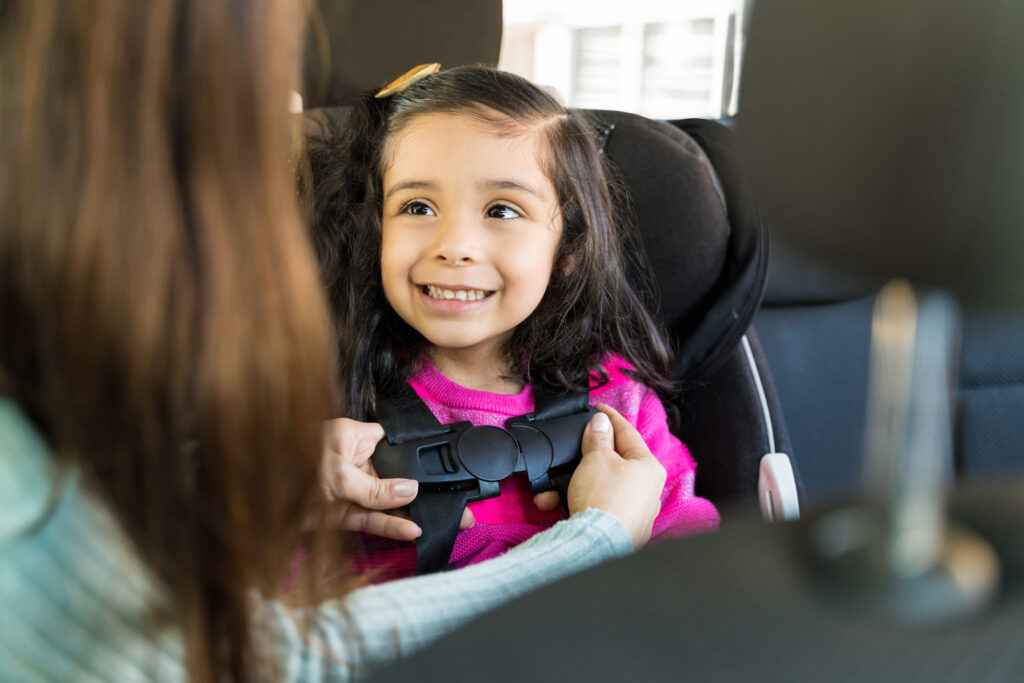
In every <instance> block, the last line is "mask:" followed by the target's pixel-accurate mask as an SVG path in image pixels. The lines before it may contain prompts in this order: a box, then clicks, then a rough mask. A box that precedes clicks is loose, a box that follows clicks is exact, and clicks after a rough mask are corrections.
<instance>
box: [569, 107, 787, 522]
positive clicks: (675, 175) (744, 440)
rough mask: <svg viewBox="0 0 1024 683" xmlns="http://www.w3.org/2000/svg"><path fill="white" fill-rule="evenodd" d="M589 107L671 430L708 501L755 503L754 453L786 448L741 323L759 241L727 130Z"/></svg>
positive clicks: (747, 311)
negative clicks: (669, 377) (631, 225)
mask: <svg viewBox="0 0 1024 683" xmlns="http://www.w3.org/2000/svg"><path fill="white" fill-rule="evenodd" d="M588 114H589V115H591V116H592V117H593V118H594V119H595V121H596V122H597V125H598V126H599V129H600V130H602V131H603V133H604V138H605V139H604V151H605V152H606V153H607V154H608V155H609V156H610V157H611V160H612V161H613V162H614V163H615V165H616V166H617V167H618V168H619V170H620V171H621V173H622V177H623V179H624V180H625V182H626V183H627V185H628V186H629V189H630V192H631V193H632V197H633V204H634V209H635V213H636V219H637V225H638V226H639V231H640V236H641V241H642V243H643V246H644V248H645V249H646V251H647V254H648V256H649V260H650V264H651V268H652V270H653V271H654V276H655V280H656V282H657V286H658V288H659V297H658V299H659V301H658V303H659V308H660V312H661V314H662V318H663V321H664V322H665V324H666V327H667V328H668V330H669V334H670V336H671V340H672V343H673V346H674V351H675V361H674V373H675V377H676V379H677V380H679V381H680V383H681V387H682V390H681V394H680V397H679V400H678V407H679V409H680V417H681V424H680V428H679V436H680V438H681V439H683V441H685V442H686V443H687V444H689V445H690V447H691V448H692V450H693V453H694V457H695V458H696V460H697V462H698V476H697V489H698V491H699V495H701V496H703V497H707V498H709V499H710V500H712V502H714V503H715V504H716V505H722V504H728V503H730V502H737V501H748V502H749V501H751V500H756V499H757V492H758V480H759V463H760V459H761V457H762V456H763V455H765V454H767V453H772V452H784V453H788V452H789V451H790V443H789V437H788V433H787V430H786V428H785V425H784V422H783V418H782V410H781V405H780V403H779V400H778V397H777V396H776V393H775V390H774V387H773V383H772V380H771V373H770V372H769V371H768V363H767V361H766V359H765V357H764V354H763V352H762V351H761V347H760V344H759V343H758V341H757V336H756V334H755V333H754V331H753V329H751V328H750V326H749V323H750V321H751V319H752V317H753V315H754V313H755V311H756V310H757V307H758V305H759V303H760V301H761V296H762V293H763V291H764V287H765V277H766V272H767V237H766V234H765V230H764V226H763V224H762V221H761V218H760V214H759V211H758V208H757V205H756V203H755V202H754V201H753V199H752V197H751V195H750V193H749V189H748V188H747V186H746V184H745V182H744V180H743V177H742V173H741V171H740V169H739V166H738V165H737V164H736V159H735V154H734V151H733V141H732V133H731V131H729V130H728V129H727V128H725V127H724V126H721V125H720V124H717V123H714V122H710V121H702V120H688V121H682V122H679V125H677V126H672V125H669V124H666V123H662V122H656V121H651V120H649V119H645V118H643V117H639V116H636V115H633V114H624V113H622V112H609V111H591V112H588ZM698 140H699V142H698ZM794 476H795V478H796V485H797V489H798V491H799V490H800V489H801V488H802V487H801V484H800V477H799V475H797V474H796V473H795V472H794Z"/></svg>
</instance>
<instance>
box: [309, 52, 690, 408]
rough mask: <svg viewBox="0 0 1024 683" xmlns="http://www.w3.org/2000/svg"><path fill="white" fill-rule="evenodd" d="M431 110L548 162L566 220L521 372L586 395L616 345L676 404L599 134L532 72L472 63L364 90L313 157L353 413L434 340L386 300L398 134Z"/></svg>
mask: <svg viewBox="0 0 1024 683" xmlns="http://www.w3.org/2000/svg"><path fill="white" fill-rule="evenodd" d="M428 113H453V114H455V113H457V114H461V115H466V116H471V117H473V118H475V119H478V120H479V121H481V122H484V123H485V124H486V125H488V126H490V127H491V128H492V129H493V130H494V131H495V132H496V133H497V134H499V135H508V136H514V135H519V134H522V133H524V132H531V131H533V132H538V133H539V134H541V135H542V138H541V139H542V140H543V141H544V150H543V153H542V154H543V159H542V165H543V169H544V171H545V173H546V175H547V177H548V178H549V179H550V180H551V182H552V184H553V185H554V187H555V190H556V192H557V196H558V204H559V207H560V209H561V212H562V224H563V229H562V237H561V242H560V244H559V246H558V251H557V253H556V256H555V262H554V266H553V268H552V273H551V280H550V283H549V285H548V289H547V292H546V293H545V295H544V297H543V299H542V300H541V302H540V304H539V305H538V307H537V309H536V310H535V311H534V312H533V313H532V314H531V315H530V316H529V317H527V319H526V320H524V321H523V322H522V323H521V324H520V325H519V326H518V327H516V329H515V330H514V332H513V334H512V336H511V338H510V340H509V342H508V345H507V347H506V349H505V352H506V354H507V360H508V365H509V367H510V368H512V369H513V372H514V373H517V375H518V377H517V378H518V379H521V380H523V381H527V382H544V383H547V384H550V385H552V386H555V387H559V388H567V389H573V390H582V391H586V390H587V388H588V384H589V377H590V375H591V374H592V373H597V374H598V375H599V376H602V377H603V375H602V371H601V369H600V365H599V364H600V361H601V359H602V357H603V356H604V355H605V354H606V353H608V352H615V353H618V354H620V355H621V356H623V357H624V358H625V359H627V360H628V361H629V362H630V363H632V364H633V366H634V368H635V371H634V372H633V373H632V374H634V376H635V377H636V378H637V379H639V380H641V381H643V382H644V383H645V384H647V385H648V386H650V387H652V388H653V389H655V390H656V391H657V392H658V393H659V395H660V396H661V397H662V399H663V400H669V399H670V398H671V395H672V393H673V391H672V390H673V387H672V384H671V382H670V380H669V360H668V358H669V353H668V345H667V344H666V342H665V335H664V333H663V331H662V329H661V327H660V325H659V324H658V323H657V322H655V318H654V316H653V315H652V313H651V311H650V308H652V307H653V304H652V302H653V299H654V297H653V295H652V291H653V285H652V278H651V275H650V270H649V268H648V266H647V262H646V260H645V258H644V256H643V251H642V249H641V248H640V246H639V240H638V239H637V236H636V231H635V227H634V226H633V224H632V220H631V218H630V215H631V214H630V212H629V210H628V195H627V193H626V192H625V190H624V188H623V187H622V185H621V184H620V183H618V182H616V181H615V180H614V179H615V177H616V176H615V175H614V174H613V173H612V172H611V170H610V169H609V168H608V167H607V166H606V161H605V158H604V156H603V155H602V154H601V152H600V151H599V149H598V147H597V140H596V137H597V136H596V131H595V129H594V128H593V127H592V126H591V125H590V124H589V123H588V122H587V121H585V120H582V119H581V117H580V116H579V115H578V114H575V113H571V112H569V111H568V110H567V109H566V108H565V107H563V106H562V105H560V104H559V103H558V102H557V101H555V100H554V99H553V98H552V97H550V96H549V95H547V94H546V93H545V92H544V91H542V90H541V89H540V88H538V87H537V86H535V85H533V84H532V83H530V82H529V81H527V80H525V79H523V78H520V77H518V76H516V75H514V74H511V73H508V72H503V71H498V70H495V69H492V68H489V67H484V66H468V67H459V68H455V69H450V70H447V71H442V72H440V73H437V74H435V75H432V76H428V77H426V78H425V79H423V80H421V81H420V82H418V83H416V84H414V85H412V86H411V87H409V88H408V89H406V90H405V91H403V92H401V93H399V94H396V95H392V96H390V97H387V98H381V99H377V98H375V97H374V96H373V93H366V94H365V95H363V96H362V97H360V98H359V99H358V100H357V101H356V102H355V103H354V104H352V106H351V107H350V108H349V111H348V112H347V114H346V115H345V117H344V118H343V119H342V121H341V122H340V124H339V126H338V128H337V131H336V132H335V138H334V140H332V141H331V142H329V143H327V144H324V145H321V146H318V147H317V148H315V149H313V150H311V152H310V164H311V166H310V168H311V173H312V192H307V195H311V197H310V199H311V200H312V203H313V206H312V209H311V213H312V222H313V226H314V227H313V230H314V244H315V246H316V250H317V252H318V255H319V258H320V263H321V268H322V272H323V277H324V279H325V284H326V286H327V290H328V294H329V298H330V304H331V307H332V310H333V311H334V316H335V327H336V332H337V337H338V339H339V346H338V366H339V372H340V377H341V382H342V387H343V394H344V395H345V396H346V398H347V404H346V405H345V406H344V412H345V413H347V414H349V415H351V416H356V417H359V418H363V419H365V418H368V417H373V416H374V414H375V403H376V394H375V384H376V385H377V386H381V387H383V386H387V385H389V384H390V383H392V382H398V381H404V380H405V379H407V378H408V377H409V376H410V375H411V374H412V373H413V372H414V371H415V368H416V364H417V362H418V359H419V357H420V355H421V353H422V352H423V351H424V350H425V348H426V346H427V342H426V340H425V339H424V338H423V337H422V336H421V335H420V334H419V333H418V332H416V331H415V330H414V329H413V328H411V327H410V326H409V325H407V324H406V323H405V322H404V321H403V320H402V319H401V318H400V317H399V316H398V315H397V314H396V313H395V312H394V310H393V309H392V308H391V306H390V305H389V304H388V302H387V300H386V298H385V296H384V290H383V285H382V283H381V271H380V261H381V216H382V205H383V200H382V179H383V176H384V172H385V170H386V164H387V163H388V159H387V156H388V154H389V152H388V140H390V139H391V138H392V137H393V136H394V135H395V134H396V133H398V132H399V131H401V130H403V128H404V127H405V126H407V125H408V124H409V122H410V121H411V120H412V119H413V118H415V117H416V116H420V115H422V114H428ZM307 190H308V188H307ZM627 273H628V274H629V275H628V276H627Z"/></svg>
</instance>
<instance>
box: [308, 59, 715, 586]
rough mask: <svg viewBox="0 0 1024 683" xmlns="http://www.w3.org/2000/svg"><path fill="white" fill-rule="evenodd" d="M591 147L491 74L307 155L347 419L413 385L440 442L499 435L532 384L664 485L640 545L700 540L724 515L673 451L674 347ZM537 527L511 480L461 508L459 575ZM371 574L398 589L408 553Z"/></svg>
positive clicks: (387, 552) (456, 76)
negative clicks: (394, 389) (614, 427)
mask: <svg viewBox="0 0 1024 683" xmlns="http://www.w3.org/2000/svg"><path fill="white" fill-rule="evenodd" d="M595 137H596V136H595V135H594V133H593V132H592V128H591V127H590V126H588V124H587V123H586V122H584V121H581V120H580V119H579V117H578V116H577V115H576V114H573V113H571V112H569V111H568V110H566V109H565V108H564V107H562V106H561V105H559V104H558V103H557V102H556V101H555V100H554V99H552V98H551V97H549V96H548V95H547V94H545V93H544V92H543V91H541V90H540V89H539V88H537V87H536V86H534V85H532V84H531V83H529V82H528V81H526V80H524V79H522V78H519V77H518V76H515V75H513V74H510V73H505V72H501V71H497V70H494V69H491V68H487V67H479V66H473V67H461V68H456V69H451V70H447V71H442V72H440V73H436V74H434V75H430V76H427V77H425V78H423V79H422V80H419V81H418V82H416V83H414V84H412V85H410V86H408V87H407V88H405V89H404V90H400V91H399V92H397V93H394V94H390V95H388V96H384V97H374V96H373V94H367V95H365V96H364V97H362V98H361V99H360V100H359V101H357V102H356V103H355V104H354V105H353V106H352V108H351V110H350V111H349V113H348V114H347V117H346V118H345V120H344V121H343V122H342V123H341V125H340V128H339V131H338V133H337V137H336V138H335V141H334V142H332V143H331V144H330V145H328V146H327V147H326V148H324V149H320V150H318V151H315V152H313V153H312V154H311V162H312V167H313V183H314V186H313V193H314V200H315V202H314V226H315V227H314V232H315V241H316V244H317V248H318V252H319V255H320V258H321V262H322V265H323V271H324V275H325V278H326V284H327V287H328V290H329V293H330V299H331V302H332V306H333V309H334V312H335V316H336V323H337V334H338V337H339V357H338V360H339V366H340V371H341V381H342V385H343V387H344V389H345V391H344V392H343V393H344V395H345V396H346V398H347V402H348V403H347V405H345V406H343V413H344V414H346V415H349V416H350V417H354V418H357V419H360V420H373V419H375V417H376V397H377V394H376V387H382V386H387V385H388V383H390V382H408V383H409V384H410V385H411V386H412V388H413V389H414V390H415V391H416V393H417V394H418V395H419V396H420V398H422V399H423V401H424V402H425V403H426V404H427V405H428V406H429V407H430V409H431V410H432V412H433V413H434V415H435V416H436V417H437V418H438V420H440V421H441V422H442V423H451V422H458V421H465V420H468V421H470V422H472V423H473V424H477V425H481V424H483V425H497V426H501V425H503V424H504V422H505V420H506V419H508V418H510V417H514V416H517V415H522V414H525V413H529V412H531V411H532V410H533V394H532V391H531V388H530V385H531V383H533V382H545V383H548V384H550V385H554V386H556V387H564V388H566V389H570V390H574V391H586V390H588V389H589V391H590V400H591V403H592V404H598V403H603V404H607V405H609V406H611V407H613V408H615V409H616V410H618V411H619V412H620V413H621V414H622V415H623V416H625V417H626V419H627V420H629V421H630V422H631V423H632V424H633V425H635V426H636V428H637V429H638V430H639V432H640V433H641V434H642V435H643V437H644V440H645V442H646V443H647V446H648V447H649V448H650V449H651V451H652V452H653V453H654V455H655V456H656V457H657V458H658V460H659V461H660V462H661V464H662V465H663V466H664V467H665V470H666V471H667V483H666V485H665V488H664V491H663V492H662V496H661V505H662V507H661V513H660V514H659V516H658V517H657V519H656V521H655V522H654V528H653V530H652V537H665V536H669V535H673V536H674V535H682V534H687V533H692V532H696V531H702V530H707V529H711V528H714V527H715V526H716V525H717V523H718V513H717V512H716V510H715V508H714V507H713V506H712V505H711V503H709V502H708V501H707V500H704V499H702V498H697V497H695V496H694V489H693V487H694V471H695V465H694V462H693V460H692V459H691V457H690V454H689V453H688V451H687V449H686V447H685V446H684V445H683V444H681V443H680V442H679V441H678V440H677V439H676V438H675V437H674V436H673V435H672V434H671V433H670V431H669V423H668V418H667V416H666V412H665V408H664V404H663V402H668V400H669V399H670V397H671V394H672V384H671V381H670V379H669V372H668V367H669V365H668V347H667V344H666V341H665V337H664V334H663V332H662V330H661V329H660V326H659V325H658V324H657V323H656V322H655V320H654V318H653V317H652V315H651V314H650V313H649V310H648V306H647V305H645V300H646V299H647V298H648V296H649V292H650V284H649V275H648V269H647V267H646V262H645V261H644V259H643V256H642V253H641V250H640V249H639V248H637V247H636V246H635V244H634V242H635V235H633V234H632V233H631V232H630V231H629V230H627V228H629V221H628V220H627V219H624V218H623V215H624V214H626V212H625V211H622V209H623V208H624V207H625V206H626V205H627V200H626V198H625V197H624V195H623V192H622V191H621V189H620V188H619V187H618V186H617V185H615V184H614V183H611V182H610V181H609V177H608V174H607V171H606V169H605V166H604V159H603V157H602V155H601V153H600V151H599V150H598V147H597V144H596V140H595ZM627 273H628V274H629V277H630V278H632V280H633V282H632V283H631V282H630V279H628V278H627ZM549 501H550V498H548V499H547V500H545V501H544V502H545V503H548V502H549ZM543 507H544V508H546V509H541V508H540V507H538V505H537V504H536V502H535V500H534V498H533V496H532V494H531V492H530V486H529V482H528V481H527V480H526V478H525V476H524V475H514V476H512V477H510V478H509V479H506V480H505V481H503V482H502V483H501V495H500V496H499V497H497V498H493V499H489V500H484V501H480V502H477V503H471V504H470V509H471V510H472V512H473V514H474V516H475V520H476V524H475V526H473V527H472V528H469V529H466V530H464V531H462V532H461V533H460V534H459V536H458V538H457V540H456V543H455V548H454V551H453V553H452V557H451V562H452V564H453V565H454V566H456V567H461V566H465V565H467V564H472V563H475V562H479V561H481V560H484V559H487V558H489V557H493V556H495V555H498V554H500V553H503V552H504V551H505V550H507V549H508V548H509V547H511V546H513V545H516V544H518V543H521V542H522V541H524V540H526V539H527V538H529V537H530V536H532V535H533V534H535V533H537V532H538V531H541V530H543V529H545V528H546V527H548V526H550V525H551V524H553V523H554V522H555V521H557V520H558V519H561V518H563V517H565V513H564V511H563V510H561V509H560V508H559V507H557V506H556V508H555V509H547V508H550V507H551V506H550V505H548V504H545V505H544V506H543ZM364 566H372V567H374V568H376V569H381V570H384V571H386V572H388V573H389V574H390V573H391V572H394V575H396V576H397V575H403V574H408V573H411V571H412V569H413V568H414V567H415V552H414V550H413V548H412V546H411V545H410V544H405V545H396V544H394V543H393V542H387V541H382V540H380V539H374V538H369V537H368V538H367V554H366V562H365V563H364Z"/></svg>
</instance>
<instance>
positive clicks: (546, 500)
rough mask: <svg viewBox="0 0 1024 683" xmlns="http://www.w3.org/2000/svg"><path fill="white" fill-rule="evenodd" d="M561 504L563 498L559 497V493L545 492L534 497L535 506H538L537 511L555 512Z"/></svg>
mask: <svg viewBox="0 0 1024 683" xmlns="http://www.w3.org/2000/svg"><path fill="white" fill-rule="evenodd" d="M561 503H562V497H561V496H560V495H558V491H545V492H544V493H538V494H537V495H536V496H534V497H533V504H534V505H536V506H537V509H539V510H543V511H544V512H549V511H551V510H554V509H555V508H557V507H558V506H559V505H560V504H561Z"/></svg>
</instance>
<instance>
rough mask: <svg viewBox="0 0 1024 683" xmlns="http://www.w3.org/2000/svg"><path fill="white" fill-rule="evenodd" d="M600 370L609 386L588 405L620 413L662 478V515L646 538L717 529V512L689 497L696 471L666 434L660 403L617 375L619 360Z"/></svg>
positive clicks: (684, 451)
mask: <svg viewBox="0 0 1024 683" xmlns="http://www.w3.org/2000/svg"><path fill="white" fill-rule="evenodd" d="M604 367H605V369H606V371H607V372H608V378H609V381H608V384H606V385H605V386H604V387H601V388H599V389H597V390H596V391H595V390H592V391H591V399H592V401H593V402H594V403H607V404H608V405H610V406H612V407H613V408H615V409H616V410H618V411H619V412H620V413H622V415H623V417H625V418H626V419H627V420H628V421H629V422H630V423H632V424H633V426H635V427H636V428H637V431H638V432H640V436H642V437H643V439H644V442H645V443H646V444H647V447H648V448H650V449H651V453H653V454H654V457H655V458H657V459H658V462H660V463H661V464H662V466H663V467H664V468H665V472H666V475H667V478H666V480H665V488H664V489H663V490H662V492H661V512H660V513H659V514H658V516H657V517H656V518H655V520H654V528H653V529H652V531H651V538H652V539H664V538H673V537H676V536H685V535H688V534H693V533H698V532H701V531H710V530H712V529H715V528H717V526H718V523H719V515H718V510H716V509H715V506H714V505H712V504H711V502H710V501H708V500H707V499H705V498H700V497H698V496H696V495H695V494H694V490H693V486H694V480H695V477H696V473H697V465H696V463H695V462H694V460H693V458H692V457H691V456H690V451H689V450H688V449H687V448H686V446H685V445H684V444H683V443H682V442H681V441H679V439H677V438H676V437H675V436H674V435H673V434H672V433H671V432H670V431H669V428H668V416H667V415H666V414H665V408H664V406H663V405H662V404H661V399H659V398H658V395H657V394H656V393H655V392H654V391H653V390H652V389H650V388H648V387H646V386H644V385H643V384H641V383H640V382H637V381H636V380H634V379H632V378H630V377H629V376H627V375H626V374H624V373H623V372H621V370H622V369H624V368H629V365H628V363H626V361H624V360H622V359H621V358H618V357H614V356H613V357H612V359H611V360H610V361H609V362H607V363H605V365H604Z"/></svg>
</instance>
